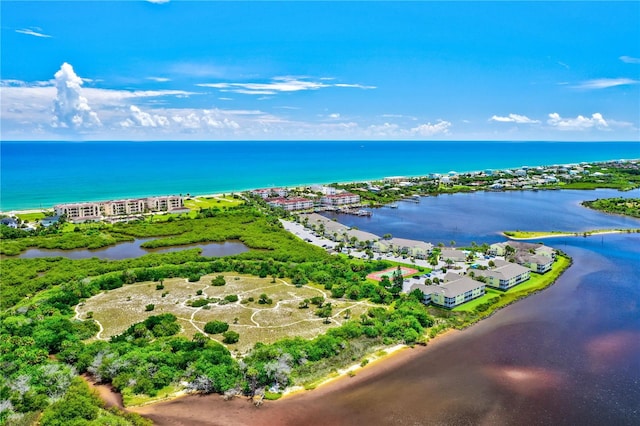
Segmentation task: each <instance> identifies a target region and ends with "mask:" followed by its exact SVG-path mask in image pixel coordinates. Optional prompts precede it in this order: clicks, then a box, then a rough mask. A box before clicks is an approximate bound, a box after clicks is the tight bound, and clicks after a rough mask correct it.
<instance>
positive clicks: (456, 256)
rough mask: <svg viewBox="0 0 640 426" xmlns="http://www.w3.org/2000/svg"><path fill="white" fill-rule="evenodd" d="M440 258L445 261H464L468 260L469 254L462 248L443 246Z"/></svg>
mask: <svg viewBox="0 0 640 426" xmlns="http://www.w3.org/2000/svg"><path fill="white" fill-rule="evenodd" d="M440 260H442V261H444V262H446V261H447V260H450V261H452V262H464V261H465V260H467V255H466V253H465V252H463V251H462V250H458V249H447V248H443V249H442V250H440Z"/></svg>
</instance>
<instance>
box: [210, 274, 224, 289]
mask: <svg viewBox="0 0 640 426" xmlns="http://www.w3.org/2000/svg"><path fill="white" fill-rule="evenodd" d="M226 283H227V282H226V281H225V279H224V276H223V275H218V276H217V277H215V278H214V279H212V280H211V285H212V286H215V287H221V286H223V285H225V284H226Z"/></svg>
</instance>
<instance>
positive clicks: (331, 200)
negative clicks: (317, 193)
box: [320, 192, 360, 207]
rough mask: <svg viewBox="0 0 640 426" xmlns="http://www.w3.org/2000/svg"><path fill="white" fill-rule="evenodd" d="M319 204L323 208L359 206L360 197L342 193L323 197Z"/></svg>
mask: <svg viewBox="0 0 640 426" xmlns="http://www.w3.org/2000/svg"><path fill="white" fill-rule="evenodd" d="M320 202H321V203H322V204H323V205H325V206H331V207H340V206H346V205H350V204H359V203H360V196H359V195H357V194H352V193H350V192H342V193H340V194H333V195H325V196H324V197H322V198H321V199H320Z"/></svg>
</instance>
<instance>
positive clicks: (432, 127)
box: [411, 120, 451, 136]
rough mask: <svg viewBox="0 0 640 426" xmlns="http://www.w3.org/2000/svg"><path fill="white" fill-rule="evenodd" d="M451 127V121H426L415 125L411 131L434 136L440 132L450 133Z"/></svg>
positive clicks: (420, 134)
mask: <svg viewBox="0 0 640 426" xmlns="http://www.w3.org/2000/svg"><path fill="white" fill-rule="evenodd" d="M449 127H451V123H450V122H449V121H445V120H439V121H438V122H437V123H435V124H431V123H426V124H421V125H419V126H417V127H414V128H412V129H411V133H413V134H416V135H418V136H434V135H438V134H447V133H449Z"/></svg>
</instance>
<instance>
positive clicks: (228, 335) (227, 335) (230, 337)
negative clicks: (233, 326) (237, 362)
mask: <svg viewBox="0 0 640 426" xmlns="http://www.w3.org/2000/svg"><path fill="white" fill-rule="evenodd" d="M222 337H224V339H223V340H222V341H223V342H224V343H227V344H231V343H237V342H238V340H240V334H238V333H236V332H235V331H232V330H229V331H225V332H224V333H222Z"/></svg>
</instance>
